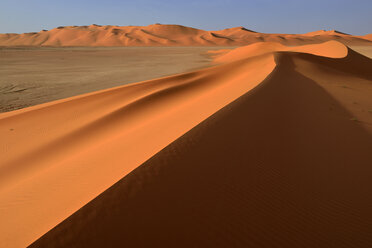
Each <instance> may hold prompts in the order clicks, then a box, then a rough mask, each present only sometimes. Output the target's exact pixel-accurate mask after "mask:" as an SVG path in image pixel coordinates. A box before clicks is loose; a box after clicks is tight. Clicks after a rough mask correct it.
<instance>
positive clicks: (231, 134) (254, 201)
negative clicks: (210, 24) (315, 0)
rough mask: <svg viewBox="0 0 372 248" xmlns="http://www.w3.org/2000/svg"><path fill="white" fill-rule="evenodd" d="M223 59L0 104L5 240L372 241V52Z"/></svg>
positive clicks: (332, 50) (253, 53)
mask: <svg viewBox="0 0 372 248" xmlns="http://www.w3.org/2000/svg"><path fill="white" fill-rule="evenodd" d="M193 32H194V31H193ZM195 32H197V30H196V31H195ZM218 55H219V56H218ZM216 56H217V57H216V61H217V62H219V63H220V64H219V65H216V66H214V67H211V68H208V69H203V70H199V71H195V72H192V73H186V74H179V75H175V76H171V77H166V78H161V79H156V80H150V81H144V82H140V83H136V84H131V85H127V86H121V87H117V88H112V89H109V90H103V91H98V92H95V93H91V94H86V95H81V96H77V97H73V98H68V99H64V100H60V101H56V102H51V103H47V104H42V105H38V106H34V107H30V108H26V109H22V110H17V111H13V112H9V113H3V114H0V135H1V137H3V142H2V144H1V150H0V156H1V157H2V158H3V159H2V164H1V166H0V177H1V178H0V199H1V200H0V209H1V211H0V218H1V220H2V224H1V225H0V233H1V234H0V246H4V247H23V246H26V245H29V244H31V243H32V242H34V241H35V240H37V241H36V242H35V243H33V244H32V246H31V247H103V246H110V247H112V246H130V247H148V246H163V247H164V246H165V247H171V246H176V247H190V246H191V247H192V246H203V247H206V246H207V247H212V246H213V247H216V246H217V247H221V246H223V247H231V246H233V247H234V246H240V247H247V246H250V247H273V246H279V247H287V246H291V247H332V246H333V247H353V246H355V247H370V245H371V244H372V236H370V227H371V226H370V223H372V216H371V214H370V211H369V210H370V208H369V206H370V204H371V203H372V199H371V197H370V196H369V193H370V192H369V189H370V187H371V182H370V178H371V176H372V169H371V168H370V166H369V165H370V161H372V153H370V148H371V147H372V138H371V135H372V129H371V125H372V115H371V114H370V112H369V111H368V110H371V109H372V100H371V99H370V97H368V96H370V92H371V90H372V87H371V81H372V72H371V70H370V68H371V65H372V62H371V60H370V59H369V58H367V57H364V56H362V55H360V54H358V53H356V52H354V51H353V50H351V49H349V48H347V47H346V46H344V45H342V44H340V43H338V42H334V41H331V42H327V43H324V44H319V45H311V46H309V45H307V46H302V47H295V48H293V47H291V48H288V47H284V46H283V45H281V44H274V43H258V44H253V45H251V46H248V47H243V48H238V49H237V50H232V51H228V50H225V51H223V53H220V54H219V53H216ZM340 85H341V86H346V87H340ZM347 87H349V88H347ZM350 89H352V90H350ZM344 96H346V97H344ZM345 99H346V100H345ZM350 99H353V101H358V104H353V103H350V102H351V101H350V102H349V100H350ZM354 105H357V106H354ZM116 182H117V183H116ZM115 183H116V184H115ZM111 186H112V187H111ZM109 187H110V188H109ZM108 188H109V189H108ZM107 189H108V190H107ZM94 198H95V199H94ZM92 199H94V200H92ZM88 202H89V203H88ZM70 215H72V216H70ZM69 216H70V217H69ZM60 222H61V223H60ZM58 223H60V224H59V225H58V226H57V227H55V228H53V227H54V226H56V225H57V224H58ZM52 228H53V229H52ZM44 234H45V235H44ZM41 236H42V237H41ZM40 237H41V238H40ZM39 238H40V239H39Z"/></svg>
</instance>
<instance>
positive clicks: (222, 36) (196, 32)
mask: <svg viewBox="0 0 372 248" xmlns="http://www.w3.org/2000/svg"><path fill="white" fill-rule="evenodd" d="M329 40H337V41H340V42H342V43H344V44H348V45H371V44H372V43H371V40H370V39H369V38H367V37H362V36H360V37H359V36H352V35H348V34H344V33H341V32H338V31H335V30H331V31H324V30H320V31H315V32H311V33H307V34H265V33H257V32H254V31H251V30H248V29H246V28H244V27H235V28H228V29H223V30H218V31H205V30H201V29H196V28H191V27H185V26H181V25H161V24H155V25H149V26H111V25H108V26H99V25H90V26H66V27H58V28H55V29H52V30H49V31H46V30H43V31H40V32H38V33H36V32H34V33H24V34H0V46H46V47H75V46H78V47H79V46H80V47H84V46H88V47H89V46H102V47H106V46H109V47H110V46H241V45H248V44H252V43H255V42H263V41H266V42H279V43H281V44H285V45H292V46H293V45H303V44H313V43H322V42H325V41H329Z"/></svg>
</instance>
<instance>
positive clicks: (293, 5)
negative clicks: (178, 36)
mask: <svg viewBox="0 0 372 248" xmlns="http://www.w3.org/2000/svg"><path fill="white" fill-rule="evenodd" d="M93 23H95V24H101V25H107V24H110V25H123V26H125V25H149V24H153V23H162V24H181V25H185V26H191V27H195V28H201V29H205V30H218V29H223V28H228V27H236V26H244V27H246V28H248V29H252V30H255V31H258V32H266V33H306V32H310V31H315V30H319V29H327V30H328V29H337V30H339V31H342V32H346V33H351V34H355V35H364V34H367V33H372V0H245V1H244V0H180V1H178V0H129V1H126V0H58V1H57V0H0V33H23V32H36V31H40V30H42V29H51V28H54V27H57V26H68V25H89V24H93Z"/></svg>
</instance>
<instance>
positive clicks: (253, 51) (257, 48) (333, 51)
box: [212, 41, 348, 63]
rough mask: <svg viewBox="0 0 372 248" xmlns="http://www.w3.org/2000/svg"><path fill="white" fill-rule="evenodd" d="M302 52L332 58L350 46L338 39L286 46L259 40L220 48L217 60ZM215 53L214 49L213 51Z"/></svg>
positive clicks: (344, 55) (229, 60)
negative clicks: (240, 45)
mask: <svg viewBox="0 0 372 248" xmlns="http://www.w3.org/2000/svg"><path fill="white" fill-rule="evenodd" d="M285 51H287V52H301V53H309V54H313V55H318V56H324V57H330V58H343V57H346V56H347V54H348V48H347V46H345V45H344V44H342V43H340V42H337V41H328V42H325V43H321V44H312V45H304V46H296V47H288V46H284V45H282V44H280V43H274V42H259V43H255V44H252V45H249V46H244V47H239V48H236V49H233V50H231V51H228V50H220V51H217V52H216V56H215V58H214V61H215V62H218V63H221V62H222V63H226V62H232V61H236V60H240V59H246V58H249V57H255V56H259V55H263V54H267V53H273V52H285ZM212 54H213V51H212Z"/></svg>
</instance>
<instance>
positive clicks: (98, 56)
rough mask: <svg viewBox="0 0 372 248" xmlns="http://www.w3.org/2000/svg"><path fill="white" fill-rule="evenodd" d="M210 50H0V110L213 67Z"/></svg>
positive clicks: (160, 48)
mask: <svg viewBox="0 0 372 248" xmlns="http://www.w3.org/2000/svg"><path fill="white" fill-rule="evenodd" d="M212 49H216V48H214V47H106V48H105V47H101V48H99V47H98V48H89V47H88V48H81V47H80V48H0V112H6V111H11V110H15V109H20V108H24V107H28V106H33V105H36V104H40V103H45V102H49V101H53V100H57V99H62V98H66V97H71V96H75V95H79V94H83V93H88V92H92V91H96V90H102V89H106V88H111V87H115V86H119V85H124V84H128V83H133V82H139V81H144V80H148V79H153V78H158V77H162V76H168V75H172V74H177V73H181V72H186V71H190V70H195V69H197V68H201V67H205V66H209V65H210V58H209V57H207V56H206V55H205V53H206V52H207V51H208V50H212ZM219 49H220V48H219Z"/></svg>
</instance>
